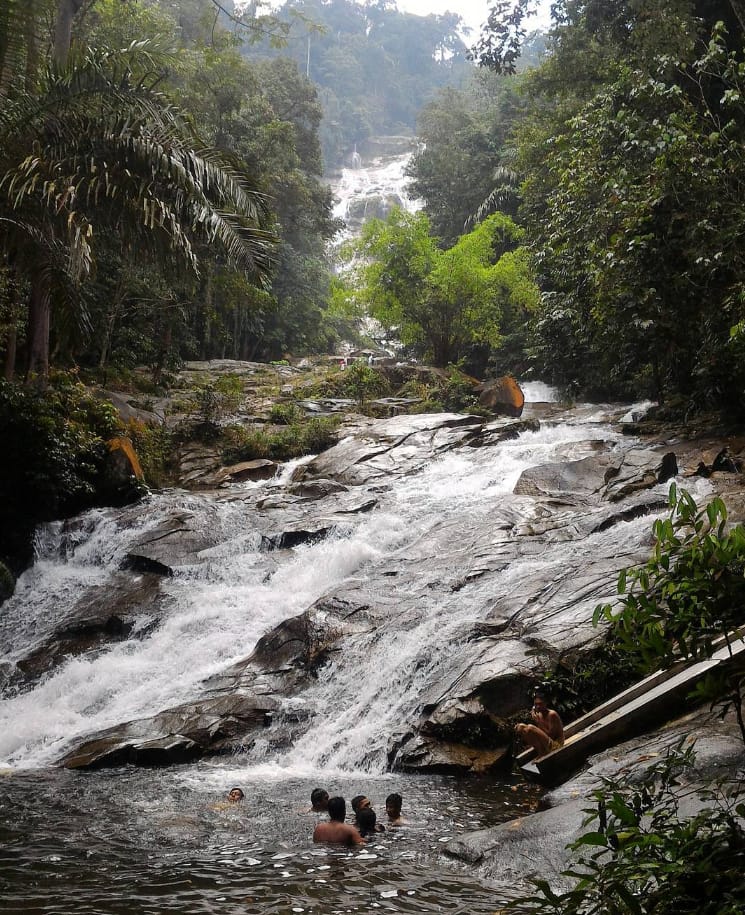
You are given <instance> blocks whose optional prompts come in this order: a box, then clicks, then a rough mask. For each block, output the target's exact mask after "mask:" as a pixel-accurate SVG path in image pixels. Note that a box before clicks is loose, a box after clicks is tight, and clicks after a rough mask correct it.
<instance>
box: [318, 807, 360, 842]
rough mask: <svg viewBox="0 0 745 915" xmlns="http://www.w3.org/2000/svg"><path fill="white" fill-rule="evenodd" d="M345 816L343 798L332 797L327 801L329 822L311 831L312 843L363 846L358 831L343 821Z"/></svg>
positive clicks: (345, 810)
mask: <svg viewBox="0 0 745 915" xmlns="http://www.w3.org/2000/svg"><path fill="white" fill-rule="evenodd" d="M346 815H347V805H346V803H345V802H344V798H343V797H332V798H331V799H330V800H329V821H328V823H319V824H318V826H316V828H315V829H314V830H313V841H314V842H333V843H334V844H335V845H364V844H365V840H364V839H363V838H362V836H361V835H360V833H359V830H357V829H355V827H354V826H350V825H349V823H345V822H344V819H345V818H346Z"/></svg>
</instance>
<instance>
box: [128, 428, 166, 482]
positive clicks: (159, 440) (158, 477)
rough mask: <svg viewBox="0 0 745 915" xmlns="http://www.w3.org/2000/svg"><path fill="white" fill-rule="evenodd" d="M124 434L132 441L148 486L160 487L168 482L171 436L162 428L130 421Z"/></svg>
mask: <svg viewBox="0 0 745 915" xmlns="http://www.w3.org/2000/svg"><path fill="white" fill-rule="evenodd" d="M126 434H127V436H128V437H129V438H130V440H131V441H132V445H133V446H134V449H135V451H136V452H137V457H138V458H139V459H140V464H141V466H142V472H143V474H144V475H145V482H146V483H147V484H148V486H154V487H162V486H166V485H167V484H168V483H169V482H170V461H171V455H172V452H173V435H172V434H171V433H170V432H169V431H168V430H167V429H165V428H164V427H163V426H148V425H147V424H146V423H143V422H140V421H139V420H136V419H131V420H130V421H129V422H128V423H127V426H126Z"/></svg>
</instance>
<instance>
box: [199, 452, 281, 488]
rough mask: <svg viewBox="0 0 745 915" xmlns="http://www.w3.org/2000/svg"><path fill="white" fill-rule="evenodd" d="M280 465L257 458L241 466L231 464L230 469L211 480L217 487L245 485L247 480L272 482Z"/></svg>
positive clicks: (215, 475)
mask: <svg viewBox="0 0 745 915" xmlns="http://www.w3.org/2000/svg"><path fill="white" fill-rule="evenodd" d="M278 467H279V464H277V463H276V461H270V460H268V459H267V458H256V459H255V460H253V461H241V463H239V464H231V466H230V467H223V468H222V469H221V470H218V471H217V473H216V474H214V475H213V476H212V477H211V478H210V482H211V483H214V484H215V485H218V486H219V485H220V484H221V483H228V482H230V483H245V482H246V481H247V480H271V479H272V477H274V476H276V474H277V468H278Z"/></svg>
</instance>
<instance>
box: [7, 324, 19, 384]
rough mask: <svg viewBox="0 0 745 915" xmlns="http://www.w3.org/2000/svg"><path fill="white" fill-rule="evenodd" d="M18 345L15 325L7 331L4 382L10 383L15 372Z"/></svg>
mask: <svg viewBox="0 0 745 915" xmlns="http://www.w3.org/2000/svg"><path fill="white" fill-rule="evenodd" d="M17 345H18V331H17V329H16V326H15V324H14V325H13V326H12V327H11V328H10V330H9V331H8V339H7V341H6V343H5V380H6V381H12V380H13V377H14V376H15V371H16V348H17Z"/></svg>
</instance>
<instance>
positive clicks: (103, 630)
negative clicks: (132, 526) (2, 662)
mask: <svg viewBox="0 0 745 915" xmlns="http://www.w3.org/2000/svg"><path fill="white" fill-rule="evenodd" d="M161 582H162V579H161V576H160V575H152V574H143V575H132V574H131V573H130V572H114V573H113V574H112V575H111V577H110V578H109V579H108V580H107V581H106V582H105V583H104V584H100V585H95V586H93V587H91V588H89V589H87V590H86V591H85V592H84V593H83V594H82V595H81V597H80V598H79V599H78V600H77V602H76V604H75V606H74V607H73V609H72V611H71V612H70V613H69V615H68V616H67V617H65V618H64V619H63V620H60V621H59V623H58V624H56V625H55V628H54V630H53V631H52V632H50V633H49V634H48V635H46V636H45V637H44V639H43V641H42V643H41V644H40V645H39V647H37V648H35V649H34V650H33V651H31V652H30V653H29V654H27V655H25V656H24V657H22V658H20V659H19V660H18V661H17V662H16V668H17V669H16V671H15V672H14V680H15V681H18V679H19V676H18V674H19V672H20V674H22V675H23V676H22V679H23V680H24V681H26V682H27V681H28V680H30V679H34V678H36V677H39V676H41V675H42V674H44V673H46V672H47V671H49V670H52V669H53V668H55V667H57V666H58V665H59V664H61V663H62V662H63V661H64V660H66V659H67V658H69V657H77V656H79V655H81V654H84V653H85V652H87V651H95V650H98V649H100V648H102V647H103V646H105V645H109V644H111V643H112V642H121V641H124V640H125V639H127V638H129V637H130V636H132V635H134V634H135V633H137V634H141V633H143V632H144V631H146V630H147V629H148V628H150V627H152V626H154V625H155V624H156V623H157V621H158V618H159V615H160V612H161V600H162V594H161V590H160V586H161Z"/></svg>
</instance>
